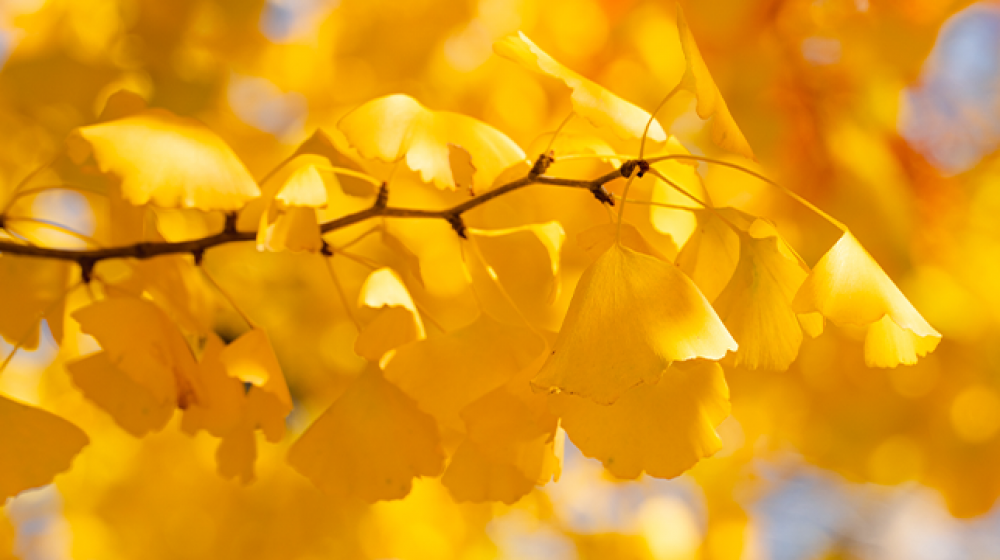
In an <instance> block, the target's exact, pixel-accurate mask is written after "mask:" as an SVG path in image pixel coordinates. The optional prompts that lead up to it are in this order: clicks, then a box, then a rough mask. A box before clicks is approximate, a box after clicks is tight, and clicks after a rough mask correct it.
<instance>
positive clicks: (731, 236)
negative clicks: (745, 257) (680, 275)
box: [677, 208, 749, 301]
mask: <svg viewBox="0 0 1000 560" xmlns="http://www.w3.org/2000/svg"><path fill="white" fill-rule="evenodd" d="M726 210H730V209H724V208H716V209H714V210H711V211H710V210H705V211H699V212H697V213H696V214H695V215H696V217H697V218H696V219H697V227H696V228H695V230H694V232H693V233H692V234H691V237H690V238H688V240H687V243H685V244H684V247H682V248H681V251H680V253H678V254H677V266H679V267H681V270H683V271H684V273H685V274H687V275H688V277H690V278H691V280H692V281H693V282H694V283H695V285H696V286H698V289H699V290H701V293H703V294H705V297H706V298H707V299H708V301H715V298H717V297H718V296H719V294H720V293H722V290H723V289H724V288H725V287H726V285H727V284H729V280H730V279H731V278H732V277H733V272H734V271H735V270H736V265H737V264H738V263H739V260H740V238H739V235H737V233H736V232H735V231H733V228H732V226H730V224H731V223H734V221H733V219H732V218H734V217H736V216H738V214H737V213H736V212H735V211H734V212H726ZM727 220H728V221H729V223H726V222H727ZM747 224H749V222H747ZM737 227H739V225H738V226H737ZM741 229H742V228H741Z"/></svg>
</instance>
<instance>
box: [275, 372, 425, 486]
mask: <svg viewBox="0 0 1000 560" xmlns="http://www.w3.org/2000/svg"><path fill="white" fill-rule="evenodd" d="M288 463H289V464H290V465H291V466H292V468H294V469H295V470H297V471H298V472H299V473H301V474H302V475H304V476H305V477H306V478H308V479H309V480H311V481H312V482H313V484H315V485H316V486H318V487H319V488H320V489H322V490H324V491H325V492H327V493H329V494H332V495H334V496H338V497H339V496H349V497H355V498H360V499H362V500H365V501H367V502H375V501H378V500H394V499H400V498H403V497H404V496H406V495H407V494H409V492H410V487H411V485H412V483H413V479H414V478H416V477H421V476H435V475H438V474H440V473H441V470H442V468H443V467H444V453H443V451H442V449H441V443H440V440H439V437H438V432H437V426H435V423H434V419H433V418H431V417H430V416H428V415H427V414H425V413H423V412H421V411H420V410H418V408H417V406H416V404H415V403H414V402H413V400H411V399H410V398H409V397H407V396H406V395H405V394H404V393H403V392H402V391H400V390H399V389H398V388H396V387H395V386H394V385H393V384H392V383H389V382H387V381H386V380H385V379H384V378H383V377H382V374H381V372H379V371H378V369H377V368H375V367H370V368H368V369H367V370H366V371H365V372H364V373H362V374H361V375H360V376H359V377H358V378H357V379H356V380H354V382H353V383H352V384H351V386H350V387H348V388H347V391H345V392H344V394H343V395H342V396H341V397H340V398H339V399H337V401H336V402H334V403H333V405H331V406H330V408H328V409H327V410H326V412H324V413H323V414H322V415H320V417H319V418H318V419H316V421H315V422H313V424H312V425H311V426H309V428H308V429H307V430H306V431H305V433H304V434H302V437H300V438H299V439H298V440H297V441H296V442H295V443H293V444H292V447H291V449H289V451H288Z"/></svg>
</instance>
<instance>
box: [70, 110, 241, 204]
mask: <svg viewBox="0 0 1000 560" xmlns="http://www.w3.org/2000/svg"><path fill="white" fill-rule="evenodd" d="M91 152H93V155H94V159H95V160H97V164H98V165H99V166H100V169H101V171H102V172H104V173H112V174H114V175H117V176H118V177H120V178H121V181H122V184H121V190H122V195H123V196H124V197H125V199H126V200H128V201H129V202H131V203H132V204H136V205H141V204H147V203H152V204H154V205H156V206H160V207H163V208H199V209H201V210H223V211H232V210H237V209H239V208H240V207H242V206H243V205H244V204H245V203H246V202H247V201H248V200H250V199H252V198H255V197H257V196H259V195H260V190H259V189H258V188H257V184H256V183H255V182H254V180H253V177H251V176H250V172H249V171H247V169H246V167H245V166H244V165H243V162H241V161H240V160H239V158H237V157H236V154H234V153H233V151H232V149H230V148H229V146H227V145H226V143H225V142H223V141H222V139H221V138H219V137H218V136H217V135H216V134H215V133H214V132H212V131H211V130H209V129H208V128H207V127H205V125H203V124H201V123H200V122H198V121H196V120H193V119H187V118H183V117H178V116H176V115H173V114H171V113H169V112H167V111H164V110H162V109H151V110H148V111H143V112H142V113H139V114H135V115H130V116H127V117H124V118H122V119H118V120H114V121H109V122H104V123H99V124H95V125H90V126H84V127H80V128H79V129H77V131H76V132H75V135H74V136H73V137H71V145H70V153H71V155H73V157H74V159H75V160H76V161H77V162H80V161H83V160H84V159H85V158H86V157H87V156H88V155H90V153H91Z"/></svg>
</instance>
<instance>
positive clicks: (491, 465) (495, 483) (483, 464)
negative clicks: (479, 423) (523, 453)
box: [441, 440, 535, 504]
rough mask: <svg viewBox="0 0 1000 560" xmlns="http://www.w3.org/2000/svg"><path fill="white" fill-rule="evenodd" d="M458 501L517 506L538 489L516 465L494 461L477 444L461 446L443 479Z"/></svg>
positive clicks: (463, 443)
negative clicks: (527, 495) (518, 502)
mask: <svg viewBox="0 0 1000 560" xmlns="http://www.w3.org/2000/svg"><path fill="white" fill-rule="evenodd" d="M441 484H444V486H445V487H446V488H448V491H449V492H450V493H451V495H452V497H453V498H454V499H455V501H456V502H476V503H481V502H488V501H500V502H503V503H505V504H513V503H514V502H516V501H518V500H520V499H521V498H523V497H524V496H525V495H526V494H527V493H528V492H531V490H532V489H533V488H534V487H535V481H534V480H533V479H531V478H528V477H526V476H525V475H524V474H523V473H522V472H521V471H520V470H518V469H517V468H516V467H515V466H513V465H511V464H508V463H503V462H496V461H492V460H490V458H488V457H487V456H486V455H484V454H483V453H482V451H480V450H479V448H478V447H477V446H476V444H475V443H472V442H471V441H468V440H466V441H464V442H462V444H461V445H459V446H458V449H457V450H456V451H455V454H454V455H453V456H452V458H451V462H450V463H449V464H448V469H447V470H446V471H445V472H444V475H443V476H442V477H441Z"/></svg>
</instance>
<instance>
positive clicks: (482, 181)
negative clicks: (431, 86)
mask: <svg viewBox="0 0 1000 560" xmlns="http://www.w3.org/2000/svg"><path fill="white" fill-rule="evenodd" d="M338 128H339V129H340V131H341V132H343V133H344V135H345V136H346V137H347V140H348V141H349V142H350V143H351V145H352V146H354V148H355V149H357V150H358V153H360V154H361V156H362V157H364V158H368V159H378V160H381V161H385V162H392V161H396V160H398V159H400V158H403V159H404V161H405V162H406V165H407V167H409V168H410V169H412V170H413V171H417V172H419V173H420V177H421V179H422V180H423V181H425V182H428V183H434V185H436V186H437V187H439V188H442V189H455V188H456V183H455V179H454V178H453V177H452V174H451V157H450V155H449V148H448V145H449V144H454V145H455V146H459V147H461V148H462V149H464V150H465V151H466V152H468V154H469V155H470V156H471V165H473V166H475V168H476V174H475V178H474V181H473V187H474V189H475V191H476V192H479V191H482V190H485V189H487V188H489V186H490V185H491V184H492V183H493V179H495V178H496V176H497V175H499V174H500V173H501V172H502V171H503V170H504V169H506V168H507V167H508V166H510V165H511V164H513V163H515V162H517V161H519V160H523V159H524V151H523V150H521V148H520V147H519V146H518V145H517V144H515V143H514V141H513V140H511V139H510V138H508V137H507V136H505V135H504V134H503V133H502V132H500V131H498V130H496V129H495V128H493V127H491V126H489V125H487V124H485V123H483V122H480V121H478V120H476V119H474V118H472V117H468V116H465V115H461V114H458V113H450V112H447V111H431V110H429V109H427V108H425V107H424V106H422V105H421V104H420V103H418V102H417V101H416V100H414V99H413V98H411V97H409V96H406V95H402V94H396V95H389V96H386V97H380V98H378V99H374V100H372V101H369V102H368V103H365V104H364V105H362V106H360V107H358V108H357V109H354V110H353V111H351V112H350V113H348V114H347V115H345V116H344V118H342V119H341V120H340V123H339V125H338Z"/></svg>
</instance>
